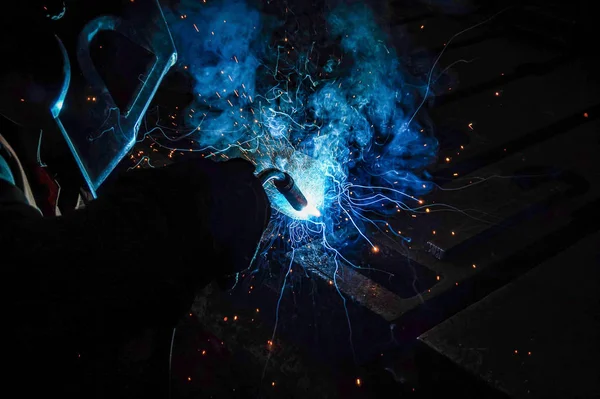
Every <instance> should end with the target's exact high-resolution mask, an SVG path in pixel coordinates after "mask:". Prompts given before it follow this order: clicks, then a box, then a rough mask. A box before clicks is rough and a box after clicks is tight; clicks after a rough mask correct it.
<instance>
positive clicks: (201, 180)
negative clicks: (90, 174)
mask: <svg viewBox="0 0 600 399" xmlns="http://www.w3.org/2000/svg"><path fill="white" fill-rule="evenodd" d="M254 170H255V168H254V165H252V164H251V163H250V162H248V161H245V160H243V159H232V160H230V161H226V162H214V161H211V160H206V159H203V158H189V159H187V160H184V161H182V162H177V163H174V164H171V165H168V166H166V167H163V168H155V169H140V170H135V171H132V172H127V173H125V174H124V175H122V176H119V177H118V178H117V180H115V182H114V183H115V185H111V184H110V183H108V184H106V186H103V187H105V192H101V193H99V195H98V197H99V201H104V202H107V201H108V202H112V203H115V204H132V205H131V206H133V207H135V208H136V211H137V212H138V213H141V214H142V215H146V214H148V212H151V211H149V210H148V211H140V210H137V208H139V207H140V206H143V205H144V203H148V202H152V203H156V205H155V206H157V207H158V208H159V209H160V213H161V214H162V215H163V216H161V218H162V217H164V218H165V219H166V221H167V223H168V227H167V230H168V234H167V236H168V242H163V243H162V244H161V245H162V246H163V247H165V249H166V250H167V251H168V252H169V253H172V254H174V255H175V256H176V257H177V258H174V259H173V261H176V260H177V259H179V260H178V263H184V264H185V268H183V269H181V270H180V271H179V272H178V271H177V270H174V269H172V270H171V273H185V271H186V270H190V271H193V272H194V274H196V273H201V274H202V275H201V276H198V278H201V280H200V283H201V284H205V283H206V282H208V281H210V280H213V279H218V278H220V277H223V276H227V275H232V274H234V273H235V272H239V271H241V270H244V269H246V268H248V267H249V266H250V263H251V261H252V258H253V257H254V255H255V253H256V250H257V247H258V244H259V242H260V239H261V237H262V233H263V231H264V230H265V228H266V227H267V224H268V223H269V220H270V217H271V206H270V203H269V199H268V197H267V195H266V193H265V190H264V189H263V187H262V184H261V182H260V181H259V180H258V178H257V177H256V176H255V175H254ZM111 197H112V199H111ZM128 198H129V199H128ZM115 207H119V208H123V205H112V206H111V208H115ZM157 217H158V216H155V218H157ZM157 220H158V219H157ZM207 241H212V242H207ZM207 247H208V248H210V250H208V248H207Z"/></svg>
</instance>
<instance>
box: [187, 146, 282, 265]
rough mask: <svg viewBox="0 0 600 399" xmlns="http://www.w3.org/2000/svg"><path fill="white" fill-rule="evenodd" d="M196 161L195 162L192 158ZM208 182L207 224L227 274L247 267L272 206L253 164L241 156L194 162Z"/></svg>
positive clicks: (265, 225) (256, 247)
mask: <svg viewBox="0 0 600 399" xmlns="http://www.w3.org/2000/svg"><path fill="white" fill-rule="evenodd" d="M192 162H196V161H192ZM196 167H198V168H199V169H200V170H201V171H202V173H204V174H205V175H206V177H207V178H208V182H209V185H210V202H209V208H210V211H209V225H210V230H211V233H212V236H213V238H214V245H215V251H216V253H218V254H220V256H221V257H222V260H223V261H224V262H225V264H228V265H230V267H229V268H227V269H228V270H225V272H228V274H233V273H235V272H239V271H242V270H245V269H247V268H248V267H249V266H250V263H251V262H252V260H253V258H254V256H255V254H256V251H257V249H258V244H259V242H260V239H261V237H262V234H263V232H264V230H265V229H266V227H267V225H268V223H269V220H270V218H271V205H270V202H269V199H268V197H267V194H266V193H265V190H264V188H263V186H262V184H261V182H260V181H259V180H258V179H257V178H256V176H255V175H254V171H255V168H254V165H252V164H251V163H250V162H248V161H245V160H243V159H241V158H236V159H232V160H230V161H226V162H212V161H207V160H199V161H197V165H196Z"/></svg>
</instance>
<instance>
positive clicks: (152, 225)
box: [0, 160, 270, 318]
mask: <svg viewBox="0 0 600 399" xmlns="http://www.w3.org/2000/svg"><path fill="white" fill-rule="evenodd" d="M252 172H253V167H252V165H250V164H248V163H246V162H240V161H236V162H225V163H219V164H216V163H213V162H210V161H203V160H202V161H200V160H199V161H190V162H186V163H182V164H176V165H172V166H170V167H166V168H162V169H145V170H136V171H134V172H130V173H127V174H125V175H124V176H122V178H121V179H118V180H117V182H116V183H115V184H114V185H112V186H111V187H107V188H106V189H105V190H104V192H101V193H100V194H99V199H98V200H95V201H93V202H92V203H90V204H89V205H88V206H87V207H86V208H85V209H82V210H79V211H75V212H73V213H71V214H69V215H68V216H63V217H57V218H43V217H41V216H40V215H39V213H38V212H37V211H36V210H35V209H33V208H31V207H29V206H28V205H26V204H24V203H23V202H22V201H19V195H22V194H20V192H19V190H18V189H16V188H15V187H14V186H12V185H10V184H9V183H7V182H5V181H3V182H2V183H0V184H2V186H0V191H1V192H3V193H4V194H3V198H4V201H2V203H0V243H2V251H0V256H1V257H2V262H1V263H2V269H3V272H4V273H5V274H4V275H5V276H6V277H8V278H10V280H11V281H12V283H11V284H12V285H13V290H14V294H15V295H16V296H17V297H18V298H22V299H23V301H28V300H29V299H31V296H36V297H43V298H50V299H52V298H56V299H57V300H59V301H62V300H65V301H76V302H80V303H89V304H90V305H91V306H104V307H106V308H112V309H118V310H122V311H123V312H130V311H135V312H138V311H139V315H140V317H141V318H143V317H146V316H148V314H154V317H155V318H157V317H159V314H160V313H161V308H164V312H165V314H171V313H172V311H173V309H174V307H176V306H179V304H182V305H181V306H185V304H187V306H189V304H190V303H191V300H192V299H193V294H194V291H195V289H196V288H197V287H200V286H203V285H205V284H207V283H208V282H210V281H211V280H213V279H214V278H216V277H219V276H221V275H223V274H227V273H232V272H233V271H235V269H236V268H237V269H240V268H243V267H247V266H248V265H249V261H250V259H251V258H252V255H253V254H254V250H255V248H256V245H257V244H258V241H259V240H260V237H261V234H262V231H263V230H264V228H265V227H266V223H267V221H268V218H269V216H270V208H269V205H268V201H267V198H266V195H265V194H264V191H263V190H262V187H261V186H260V183H259V182H258V181H257V179H256V178H255V177H254V175H253V173H252ZM11 197H13V199H11ZM148 307H151V308H152V309H148ZM185 310H186V309H185V308H182V311H185ZM128 317H131V314H129V315H128Z"/></svg>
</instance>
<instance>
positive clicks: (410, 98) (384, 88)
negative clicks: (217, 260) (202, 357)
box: [144, 0, 440, 341]
mask: <svg viewBox="0 0 600 399" xmlns="http://www.w3.org/2000/svg"><path fill="white" fill-rule="evenodd" d="M313 6H314V5H313ZM308 15H311V17H307V16H308ZM167 19H168V20H169V22H170V27H171V30H172V33H173V37H174V39H175V42H176V46H177V48H178V53H179V60H180V61H179V67H180V69H181V70H182V71H185V72H186V73H187V74H189V75H190V76H192V77H193V82H194V90H193V94H194V98H193V101H192V103H191V104H190V105H189V106H188V107H187V109H186V110H185V111H184V112H181V115H182V116H181V117H180V121H179V122H178V124H177V129H176V132H177V134H167V132H173V130H174V129H172V128H167V126H166V125H165V126H160V125H159V126H156V127H153V128H152V129H149V130H148V132H147V133H146V135H145V136H144V137H149V138H150V139H151V140H153V141H154V142H155V143H156V144H158V145H160V146H163V147H167V148H169V149H171V151H177V150H179V149H181V148H186V149H185V151H189V148H190V147H191V148H192V151H198V152H201V153H203V154H205V156H207V157H214V158H217V159H219V158H225V159H227V158H230V157H244V158H246V159H249V160H251V161H252V162H253V163H255V164H256V165H257V170H258V171H260V170H262V169H265V168H272V167H275V168H278V169H281V170H283V171H285V172H287V173H289V174H290V175H291V176H292V177H293V178H294V180H295V181H296V183H297V185H298V186H299V188H300V189H301V190H302V192H303V193H304V194H305V196H306V197H307V199H308V201H309V204H310V206H311V207H314V208H317V209H318V210H319V211H320V213H321V217H319V218H313V217H311V216H310V213H309V212H302V211H300V212H299V211H296V210H294V209H293V208H292V207H291V206H290V205H289V204H288V203H287V202H286V201H285V199H284V198H283V197H282V196H280V195H278V193H277V192H276V191H275V190H272V191H271V190H269V191H270V192H269V194H270V197H271V198H272V203H273V206H274V208H275V210H276V212H275V214H274V217H273V220H272V223H271V224H270V227H269V229H268V231H267V232H266V234H265V236H264V241H265V242H264V243H263V245H264V248H265V252H264V254H265V256H266V254H267V252H269V251H270V252H271V254H270V256H271V259H278V260H279V261H282V260H284V259H286V260H287V261H286V262H285V263H284V264H286V265H288V266H289V267H288V270H287V273H285V277H284V279H283V288H282V292H281V296H280V298H279V301H278V307H279V304H280V302H281V298H282V297H283V290H284V289H285V287H286V280H287V277H288V275H289V272H290V270H291V269H290V268H291V263H290V262H291V259H290V258H291V256H293V261H294V262H295V263H297V264H300V265H301V264H302V263H303V262H304V261H306V260H308V259H307V258H311V257H319V256H322V254H323V253H325V254H329V255H330V256H331V259H334V262H335V265H336V267H335V271H334V272H333V275H332V276H331V279H332V281H333V283H334V285H335V287H336V289H337V291H338V293H339V294H340V296H341V297H342V299H343V301H344V304H345V300H346V299H345V298H344V296H343V295H342V293H341V291H340V288H339V286H338V278H340V276H339V275H338V273H337V270H338V269H339V267H340V265H341V264H343V265H346V266H349V267H357V266H355V265H354V263H353V262H352V259H350V258H349V256H348V255H347V252H344V254H342V249H348V248H352V247H356V246H357V245H356V244H357V243H359V242H363V243H366V244H368V245H369V246H370V247H371V248H372V250H373V252H378V251H379V248H378V246H377V245H376V244H375V243H374V242H373V240H372V239H371V238H370V235H369V233H368V232H369V231H370V230H372V229H376V230H380V231H381V230H382V228H386V227H387V226H388V223H390V222H389V220H390V216H392V215H396V214H397V213H398V212H399V211H409V212H421V211H423V209H424V205H423V201H422V200H420V199H419V196H421V195H423V194H426V193H428V192H429V191H431V190H432V189H433V188H434V184H433V183H431V182H430V181H428V175H427V173H426V171H425V168H426V167H427V166H429V165H430V164H431V163H432V162H433V161H434V160H435V158H436V155H437V141H436V139H435V137H434V136H433V130H432V127H431V126H430V124H429V123H428V121H427V118H426V115H425V113H424V112H422V111H421V112H419V110H420V108H421V106H422V105H423V103H424V102H425V101H426V99H427V97H428V96H430V95H432V90H431V87H430V86H431V84H432V81H431V76H432V73H433V72H431V73H430V74H429V75H428V76H414V75H412V74H410V73H408V72H407V68H406V66H405V61H406V60H405V58H404V57H402V56H401V55H399V54H397V53H396V51H395V50H394V48H393V46H392V45H391V44H390V43H389V38H388V37H386V35H385V34H384V33H383V32H382V31H381V29H380V28H379V27H378V26H377V24H376V22H375V18H374V16H373V14H372V12H371V11H370V10H369V9H368V8H367V7H366V6H365V5H363V4H354V5H351V6H350V5H340V6H337V7H336V8H334V9H324V11H323V13H321V14H319V15H314V11H313V10H312V9H311V10H302V9H301V6H297V7H296V8H291V7H290V5H289V4H285V5H278V4H273V3H270V4H269V3H267V4H263V5H262V6H260V7H259V6H256V7H254V6H251V5H249V4H248V3H246V2H244V1H240V0H238V1H233V2H231V1H212V2H209V3H202V2H197V1H193V2H192V1H183V2H181V3H180V4H179V6H178V7H177V8H175V9H171V10H168V12H167ZM173 119H174V118H173ZM171 123H173V122H171ZM173 124H174V123H173ZM183 143H185V145H183ZM438 206H440V205H438ZM430 207H431V206H430ZM399 230H400V229H398V228H389V231H391V233H392V235H393V236H394V237H393V239H399V240H400V241H402V240H406V241H409V240H410V237H406V236H403V235H402V234H400V233H396V232H397V231H399ZM273 250H274V251H275V252H277V253H276V254H273V253H272V252H273ZM286 254H287V257H286V256H285V255H286ZM274 255H275V256H274ZM277 255H279V256H277ZM290 255H291V256H290ZM346 312H347V309H346ZM348 327H349V339H350V341H351V340H352V329H351V325H350V321H349V319H348ZM276 328H277V327H275V329H276ZM274 334H275V331H274ZM273 339H274V336H273ZM273 339H272V340H273ZM272 340H271V341H272Z"/></svg>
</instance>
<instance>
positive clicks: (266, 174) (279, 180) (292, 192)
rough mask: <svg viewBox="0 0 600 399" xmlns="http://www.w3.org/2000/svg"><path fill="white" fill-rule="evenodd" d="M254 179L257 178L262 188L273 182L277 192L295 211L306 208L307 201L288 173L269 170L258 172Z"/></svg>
mask: <svg viewBox="0 0 600 399" xmlns="http://www.w3.org/2000/svg"><path fill="white" fill-rule="evenodd" d="M256 177H258V179H259V180H260V182H261V183H262V185H263V186H265V185H267V184H268V183H269V182H273V185H274V186H275V188H276V189H277V191H279V193H280V194H281V195H283V196H284V197H285V199H286V200H287V201H288V202H289V204H290V205H291V206H292V208H294V209H295V210H296V211H298V212H301V211H302V210H303V209H304V208H306V207H307V206H308V200H307V199H306V197H305V196H304V194H302V191H300V188H298V186H297V185H296V182H294V179H293V178H292V176H290V175H289V174H288V173H286V172H283V171H281V170H279V169H276V168H269V169H264V170H262V171H260V172H259V173H258V174H257V175H256Z"/></svg>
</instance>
